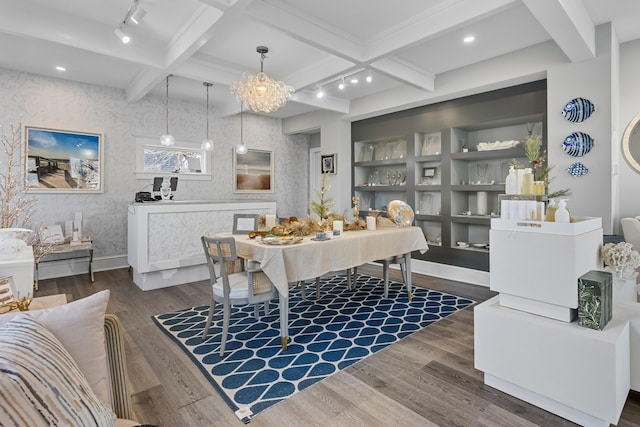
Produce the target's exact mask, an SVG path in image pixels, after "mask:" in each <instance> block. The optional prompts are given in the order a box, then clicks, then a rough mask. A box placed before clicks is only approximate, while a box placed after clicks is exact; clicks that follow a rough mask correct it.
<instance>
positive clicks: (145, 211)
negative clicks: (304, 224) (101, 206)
mask: <svg viewBox="0 0 640 427" xmlns="http://www.w3.org/2000/svg"><path fill="white" fill-rule="evenodd" d="M234 213H244V214H259V215H266V214H275V213H276V203H275V202H265V201H244V200H236V201H184V202H181V201H161V202H148V203H134V204H132V205H131V206H130V207H129V218H128V254H127V258H128V262H129V265H130V266H131V268H132V269H133V281H134V282H135V284H136V285H138V287H140V289H142V290H145V291H147V290H151V289H158V288H164V287H167V286H173V285H179V284H182V283H190V282H195V281H199V280H205V279H207V278H208V277H209V271H208V269H207V266H206V265H205V258H204V253H203V252H202V243H201V242H200V237H201V236H202V235H203V233H204V232H205V231H207V232H209V234H211V235H215V234H218V233H223V232H230V231H231V230H232V228H233V214H234Z"/></svg>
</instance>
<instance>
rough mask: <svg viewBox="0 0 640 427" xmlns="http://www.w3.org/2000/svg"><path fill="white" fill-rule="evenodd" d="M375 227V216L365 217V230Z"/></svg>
mask: <svg viewBox="0 0 640 427" xmlns="http://www.w3.org/2000/svg"><path fill="white" fill-rule="evenodd" d="M375 229H376V217H375V216H368V217H367V230H375Z"/></svg>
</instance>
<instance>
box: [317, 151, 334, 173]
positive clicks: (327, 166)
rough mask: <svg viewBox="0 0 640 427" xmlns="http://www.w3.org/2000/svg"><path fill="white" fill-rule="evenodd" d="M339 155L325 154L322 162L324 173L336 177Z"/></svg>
mask: <svg viewBox="0 0 640 427" xmlns="http://www.w3.org/2000/svg"><path fill="white" fill-rule="evenodd" d="M337 156H338V155H337V154H335V153H334V154H323V155H322V156H320V157H321V160H322V165H321V169H322V173H328V174H332V175H334V174H335V173H336V166H337V164H336V158H337Z"/></svg>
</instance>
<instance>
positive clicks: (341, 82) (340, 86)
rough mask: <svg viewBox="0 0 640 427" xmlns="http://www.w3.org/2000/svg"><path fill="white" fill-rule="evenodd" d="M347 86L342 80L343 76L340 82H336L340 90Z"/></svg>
mask: <svg viewBox="0 0 640 427" xmlns="http://www.w3.org/2000/svg"><path fill="white" fill-rule="evenodd" d="M346 87H347V84H346V83H345V81H344V77H343V78H342V80H341V81H340V84H338V89H340V90H344V88H346Z"/></svg>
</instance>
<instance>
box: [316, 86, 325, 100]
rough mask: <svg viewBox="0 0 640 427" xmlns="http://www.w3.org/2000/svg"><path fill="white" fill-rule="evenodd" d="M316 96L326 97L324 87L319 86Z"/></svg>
mask: <svg viewBox="0 0 640 427" xmlns="http://www.w3.org/2000/svg"><path fill="white" fill-rule="evenodd" d="M316 98H318V99H320V98H324V90H323V89H322V88H319V89H318V91H317V92H316Z"/></svg>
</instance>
